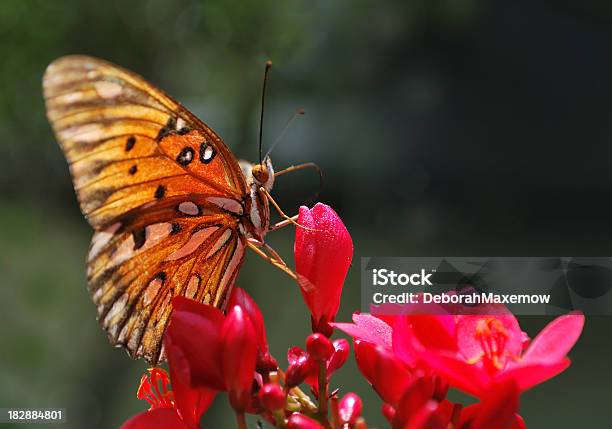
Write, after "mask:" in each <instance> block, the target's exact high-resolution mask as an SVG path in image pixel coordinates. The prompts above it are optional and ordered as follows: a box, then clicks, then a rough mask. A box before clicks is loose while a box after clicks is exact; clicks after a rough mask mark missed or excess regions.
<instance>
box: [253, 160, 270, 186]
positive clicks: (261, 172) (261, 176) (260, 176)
mask: <svg viewBox="0 0 612 429" xmlns="http://www.w3.org/2000/svg"><path fill="white" fill-rule="evenodd" d="M251 173H252V174H253V177H254V178H255V180H256V181H257V182H258V183H266V182H267V181H268V178H269V177H270V175H269V173H268V168H267V167H266V166H265V165H261V164H256V165H254V166H253V169H252V170H251Z"/></svg>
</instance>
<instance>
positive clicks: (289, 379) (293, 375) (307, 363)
mask: <svg viewBox="0 0 612 429" xmlns="http://www.w3.org/2000/svg"><path fill="white" fill-rule="evenodd" d="M314 371H316V362H315V361H314V360H312V359H310V358H306V359H303V360H300V361H298V362H296V363H294V364H292V365H289V368H287V372H286V373H285V386H287V387H288V388H292V387H295V386H297V385H298V384H301V383H302V382H303V381H304V380H305V379H306V377H308V376H309V375H310V374H312V373H313V372H314Z"/></svg>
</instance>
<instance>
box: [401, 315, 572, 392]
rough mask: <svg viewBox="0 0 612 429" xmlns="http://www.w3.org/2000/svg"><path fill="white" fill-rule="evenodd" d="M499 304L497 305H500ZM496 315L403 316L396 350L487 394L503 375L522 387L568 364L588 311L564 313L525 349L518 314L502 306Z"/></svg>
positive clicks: (452, 381) (408, 359) (407, 359)
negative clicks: (584, 312)
mask: <svg viewBox="0 0 612 429" xmlns="http://www.w3.org/2000/svg"><path fill="white" fill-rule="evenodd" d="M494 310H495V309H494ZM495 313H496V314H494V315H458V316H448V315H443V316H440V315H437V316H426V315H413V316H402V317H400V318H398V319H397V321H396V322H395V324H394V326H393V340H392V343H393V350H394V351H395V354H396V355H397V356H399V357H400V358H401V359H403V360H404V362H406V363H407V364H411V363H414V362H415V360H418V361H420V362H421V363H422V364H424V365H426V366H427V367H428V368H429V369H431V370H432V371H434V372H435V373H437V374H440V375H441V376H442V377H443V378H444V379H445V380H446V381H448V382H449V383H450V384H451V385H452V386H454V387H457V388H458V389H460V390H463V391H464V392H466V393H469V394H471V395H474V396H477V397H482V395H483V394H484V392H485V391H486V390H487V388H488V387H489V386H490V385H491V384H493V383H494V382H495V381H496V380H499V379H501V378H503V379H511V380H513V381H514V382H515V383H516V386H517V389H518V390H519V392H522V391H525V390H527V389H530V388H531V387H533V386H535V385H537V384H539V383H542V382H544V381H546V380H548V379H550V378H552V377H554V376H555V375H557V374H559V373H560V372H562V371H563V370H565V369H566V368H567V367H568V366H569V364H570V361H569V359H568V358H567V357H566V354H567V352H568V351H569V350H570V349H571V348H572V347H573V346H574V344H575V343H576V341H577V340H578V337H579V336H580V333H581V331H582V327H583V324H584V316H582V315H579V314H571V315H566V316H561V317H559V318H557V319H555V320H554V321H553V322H551V323H550V324H548V326H546V327H545V328H544V329H543V330H542V331H541V332H540V333H539V334H538V336H537V337H536V338H535V339H534V340H533V341H532V342H531V344H530V345H529V347H527V348H526V349H525V346H526V344H527V342H528V339H529V338H528V337H527V335H526V334H525V333H524V332H523V331H521V329H520V327H519V324H518V321H517V320H516V318H515V317H514V316H513V315H512V314H511V313H510V312H509V311H507V310H506V309H505V307H497V309H496V310H495Z"/></svg>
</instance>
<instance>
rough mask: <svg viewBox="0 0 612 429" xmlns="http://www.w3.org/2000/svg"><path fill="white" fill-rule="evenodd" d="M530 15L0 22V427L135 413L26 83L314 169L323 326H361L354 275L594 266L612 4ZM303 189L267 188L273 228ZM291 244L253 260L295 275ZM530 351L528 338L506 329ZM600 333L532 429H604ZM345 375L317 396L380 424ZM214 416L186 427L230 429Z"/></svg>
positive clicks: (465, 1) (61, 172)
mask: <svg viewBox="0 0 612 429" xmlns="http://www.w3.org/2000/svg"><path fill="white" fill-rule="evenodd" d="M560 3H561V2H552V1H550V2H544V1H538V2H536V1H514V2H504V1H491V2H484V1H476V0H445V1H436V2H432V1H427V0H421V1H396V2H389V1H384V2H366V1H360V2H356V1H348V0H345V1H334V2H329V1H323V0H321V1H269V0H258V1H252V0H248V1H238V0H230V1H222V0H215V1H187V0H181V1H173V2H171V1H161V0H149V1H129V2H128V1H121V0H113V1H105V2H98V1H93V0H92V1H80V0H71V1H63V2H52V1H42V0H41V1H26V0H5V1H3V2H2V3H1V4H0V136H1V143H0V189H1V192H2V193H1V199H0V282H1V288H0V291H1V292H0V293H1V295H0V315H1V316H0V317H2V321H1V322H0V341H1V346H0V407H44V406H49V407H65V408H67V409H68V419H69V422H68V423H67V424H66V425H63V426H61V427H66V428H84V427H87V428H115V427H118V426H119V424H120V423H121V422H122V421H123V420H125V419H126V418H127V417H129V416H130V415H132V414H134V413H136V412H138V411H141V410H144V409H145V408H146V407H145V403H141V402H139V401H137V400H136V398H135V393H136V388H137V384H138V380H139V377H140V374H141V373H142V371H143V370H144V369H145V364H144V363H143V362H134V361H131V360H129V359H128V357H127V355H126V354H125V353H124V352H123V351H121V350H115V349H113V348H111V347H110V346H109V345H108V343H107V340H106V338H105V335H104V334H103V333H102V331H101V330H100V329H99V328H98V326H97V323H96V321H95V309H94V307H93V305H92V304H91V302H90V299H89V296H88V293H87V291H86V287H85V283H86V282H85V264H84V260H85V253H86V250H87V246H88V243H89V239H90V236H91V231H90V228H89V227H88V225H87V224H86V222H85V220H84V219H83V218H82V216H81V215H80V213H79V210H78V207H77V204H76V199H75V196H74V193H73V190H72V185H71V182H70V179H69V175H68V171H67V167H66V164H65V162H64V160H63V156H62V153H61V151H60V149H59V147H58V146H57V144H56V143H55V141H54V137H53V136H52V134H51V131H50V128H49V126H48V124H47V122H46V119H45V114H44V107H43V100H42V94H41V77H42V74H43V71H44V69H45V67H46V65H47V64H48V63H49V62H51V61H52V60H53V59H55V58H57V57H59V56H61V55H65V54H71V53H83V54H90V55H95V56H98V57H102V58H105V59H108V60H111V61H113V62H116V63H118V64H121V65H123V66H125V67H127V68H129V69H132V70H134V71H136V72H138V73H140V74H142V75H143V76H145V77H146V78H148V79H149V80H151V81H152V82H154V83H156V84H157V85H159V86H160V87H162V88H164V89H165V90H166V91H168V92H169V93H170V94H171V95H173V96H175V97H176V98H178V99H179V100H181V101H182V102H183V103H184V104H186V105H187V107H189V108H190V109H191V110H192V111H193V112H194V113H196V114H197V115H198V116H199V117H200V118H202V119H203V120H204V121H205V122H207V123H208V124H209V125H210V126H212V127H213V128H214V129H215V130H217V131H218V132H219V133H220V135H221V136H222V137H223V138H224V139H225V142H226V143H227V144H228V145H229V146H230V148H231V149H232V150H233V151H234V152H235V153H236V154H237V155H238V156H240V157H243V158H246V159H251V160H255V159H256V157H257V147H256V146H257V145H256V140H257V130H258V115H259V106H258V103H259V95H260V90H261V78H262V72H263V64H264V61H265V60H266V59H267V58H271V59H272V60H273V61H274V68H273V69H272V74H271V80H270V84H269V93H268V100H267V101H268V104H267V107H268V109H267V112H268V113H267V116H266V127H265V133H264V138H265V142H266V143H267V144H268V145H269V144H270V143H271V142H272V141H273V140H274V139H275V138H276V136H277V135H278V134H279V132H280V130H281V129H282V127H283V125H284V123H285V121H286V120H287V119H288V118H289V117H290V116H291V114H292V113H293V111H294V110H295V109H296V108H298V107H304V108H305V110H306V116H305V117H303V118H300V120H299V121H298V122H297V123H296V124H295V125H294V126H293V127H292V128H291V129H290V130H289V132H288V133H287V137H286V138H285V141H283V143H281V144H280V145H279V146H278V148H277V149H275V151H274V153H273V156H272V157H273V160H274V162H275V165H276V166H277V168H281V167H285V166H288V165H291V164H295V163H299V162H303V161H315V162H317V163H318V164H319V165H320V166H321V167H322V168H323V169H324V171H325V185H324V187H323V190H322V193H321V196H320V200H322V201H324V202H327V203H329V204H331V205H332V206H333V207H334V208H335V209H336V210H337V211H338V213H339V214H340V215H341V216H342V218H343V219H344V221H345V223H346V225H347V227H348V229H349V231H350V232H351V234H352V236H353V239H354V243H355V258H354V261H355V262H354V267H353V269H352V270H351V273H350V275H349V277H348V279H347V282H346V285H345V291H344V300H343V304H342V309H341V312H340V315H339V317H338V318H339V319H341V320H348V319H349V318H350V315H351V313H352V311H354V310H356V309H357V308H358V307H359V286H358V285H359V279H358V264H359V261H360V259H359V258H360V256H362V255H381V256H384V255H419V256H428V255H435V256H470V255H482V256H541V255H585V256H602V255H612V250H611V249H610V247H611V246H610V238H611V237H612V204H610V196H611V195H612V168H611V167H612V157H611V155H612V154H611V149H610V148H612V145H611V143H612V142H611V139H612V125H611V124H612V121H611V119H612V4H611V3H609V2H603V1H602V2H585V1H582V2H577V1H575V2H564V3H565V4H564V5H561V4H560ZM317 187H318V184H317V178H316V176H315V175H314V174H313V173H312V172H302V173H296V174H295V175H291V176H283V177H282V178H279V179H278V182H277V185H276V186H275V190H274V195H275V197H276V198H277V199H278V201H279V202H280V203H281V205H282V206H283V207H284V208H285V209H286V210H287V211H288V212H291V213H293V212H295V211H296V210H297V207H298V206H299V204H301V203H303V202H305V201H306V202H309V203H310V202H312V198H311V197H312V195H313V193H314V192H315V191H316V190H317ZM292 239H293V232H292V231H290V230H289V229H287V230H285V231H280V232H278V233H274V234H271V235H270V236H269V241H270V243H271V244H272V245H273V246H274V247H275V248H276V249H277V250H278V251H279V252H280V253H281V254H282V255H286V257H287V259H289V260H291V252H292V250H291V243H292ZM239 284H240V285H241V286H242V287H244V288H245V289H247V290H248V291H249V292H250V293H252V295H253V296H254V297H255V298H256V299H257V300H258V302H259V304H260V306H261V307H262V310H263V312H264V316H265V318H266V321H267V325H268V330H269V338H270V342H271V346H272V350H273V352H274V354H275V355H276V356H277V357H278V358H279V360H280V361H281V362H282V363H283V364H284V363H285V359H284V356H283V355H284V353H285V352H286V349H287V348H288V347H290V346H292V345H295V344H301V343H303V339H304V337H305V335H306V334H307V332H308V329H309V322H308V317H307V311H306V309H305V306H304V304H303V303H302V301H301V298H300V296H299V292H298V291H297V288H296V286H295V285H293V284H292V283H291V282H289V281H288V280H287V279H286V278H285V276H284V275H283V274H282V273H281V272H279V271H278V270H275V269H274V268H272V267H270V266H268V264H266V263H264V262H263V261H262V260H260V259H259V258H257V257H256V256H254V254H250V255H249V256H248V257H247V261H246V263H245V266H244V268H243V270H242V272H241V275H240V278H239ZM521 322H522V323H523V325H524V327H525V329H526V330H527V331H528V332H529V333H530V335H531V336H534V335H535V334H536V333H537V331H538V330H539V329H541V327H542V326H544V324H545V323H546V322H547V320H545V319H544V318H537V317H536V318H524V319H522V320H521ZM610 328H611V320H610V319H609V318H605V317H589V318H588V319H587V324H586V328H585V332H584V334H583V337H582V338H581V340H580V341H579V343H578V345H577V346H576V349H575V350H574V351H573V352H572V353H571V357H572V359H573V365H572V366H571V367H570V369H569V370H568V371H567V372H566V373H564V374H562V375H561V376H559V377H557V378H556V379H554V380H553V381H550V382H548V383H546V384H544V385H542V386H539V387H536V388H535V389H534V390H533V391H531V392H528V393H526V394H525V395H524V396H523V402H522V408H521V412H522V414H523V416H524V417H525V419H526V421H527V424H528V427H530V428H552V427H554V428H575V427H589V428H607V427H610V421H611V420H612V407H610V404H609V401H610V396H611V394H612V370H611V369H610V362H611V360H612V344H611V343H610V341H609V337H610ZM356 374H357V372H356V368H355V366H354V363H353V362H352V360H351V362H350V363H349V364H348V365H347V366H346V367H345V368H344V369H343V370H342V371H341V372H340V373H339V375H338V376H337V377H336V378H335V379H334V382H335V383H336V384H337V385H341V386H343V388H344V389H345V390H346V389H349V390H355V391H357V392H358V393H359V394H361V395H362V397H363V398H364V400H365V403H366V406H365V408H366V410H365V415H366V417H367V418H368V421H369V422H370V423H371V424H372V425H378V426H379V427H380V426H384V424H383V419H382V418H381V417H380V413H379V406H380V402H379V400H378V399H377V398H376V396H375V395H374V394H373V393H372V392H371V390H370V389H369V387H368V386H367V385H366V383H365V382H363V381H362V380H361V379H359V377H357V376H356ZM226 402H227V401H226V399H225V398H224V397H220V398H219V399H218V400H217V401H216V403H215V405H214V406H213V409H212V410H211V411H210V412H209V413H208V414H207V415H206V416H205V418H204V426H205V427H209V428H211V427H213V428H219V427H232V426H233V424H234V423H233V417H232V416H231V414H229V413H230V411H229V407H228V405H227V403H226Z"/></svg>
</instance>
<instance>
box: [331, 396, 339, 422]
mask: <svg viewBox="0 0 612 429" xmlns="http://www.w3.org/2000/svg"><path fill="white" fill-rule="evenodd" d="M329 408H330V410H331V427H332V429H340V421H339V420H338V395H333V396H332V397H331V400H330V407H329Z"/></svg>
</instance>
